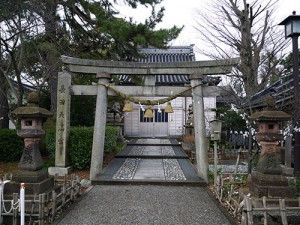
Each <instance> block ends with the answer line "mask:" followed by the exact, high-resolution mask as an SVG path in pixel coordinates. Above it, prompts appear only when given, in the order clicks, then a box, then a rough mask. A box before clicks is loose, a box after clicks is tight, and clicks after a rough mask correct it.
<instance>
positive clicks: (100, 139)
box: [90, 73, 111, 181]
mask: <svg viewBox="0 0 300 225" xmlns="http://www.w3.org/2000/svg"><path fill="white" fill-rule="evenodd" d="M96 77H97V78H98V89H97V102H96V113H95V123H94V135H93V148H92V158H91V169H90V179H91V181H93V180H95V178H96V177H97V176H100V174H101V171H102V166H103V155H104V139H105V125H106V113H107V92H108V91H107V87H106V86H105V85H107V84H108V82H109V80H110V79H111V76H110V74H107V73H99V74H97V75H96Z"/></svg>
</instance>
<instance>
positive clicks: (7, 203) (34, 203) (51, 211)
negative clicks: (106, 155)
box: [0, 175, 80, 225]
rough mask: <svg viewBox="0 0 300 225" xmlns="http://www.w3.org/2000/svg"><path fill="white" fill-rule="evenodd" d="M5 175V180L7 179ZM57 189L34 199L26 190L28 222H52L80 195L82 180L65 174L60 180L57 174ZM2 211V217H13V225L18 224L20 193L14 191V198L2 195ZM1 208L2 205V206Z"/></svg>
mask: <svg viewBox="0 0 300 225" xmlns="http://www.w3.org/2000/svg"><path fill="white" fill-rule="evenodd" d="M7 178H8V176H5V177H4V179H3V180H5V179H7ZM54 180H55V187H56V188H55V190H53V191H52V192H49V193H42V194H39V195H35V196H33V198H32V199H28V197H27V199H26V192H25V209H26V210H25V218H26V220H25V221H26V222H28V224H39V225H44V224H47V223H51V222H53V221H54V220H55V218H56V217H57V216H58V215H59V214H60V213H61V212H62V211H63V209H64V208H65V207H67V206H68V205H70V204H71V203H72V202H73V201H74V200H75V199H76V198H78V197H79V196H80V180H79V177H78V176H75V175H71V176H70V177H69V176H65V177H64V179H62V180H59V179H58V176H55V179H54ZM0 197H1V198H2V201H0V203H1V202H2V206H3V207H2V209H3V210H2V212H0V217H1V216H3V217H11V218H12V221H13V225H17V224H18V220H19V217H20V215H19V202H20V201H19V193H13V197H12V199H9V200H8V199H5V198H4V197H3V195H2V196H0ZM0 209H1V207H0Z"/></svg>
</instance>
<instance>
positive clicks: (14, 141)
mask: <svg viewBox="0 0 300 225" xmlns="http://www.w3.org/2000/svg"><path fill="white" fill-rule="evenodd" d="M23 148H24V141H23V138H21V137H19V136H18V135H17V130H11V129H0V162H18V161H19V160H20V159H21V156H22V153H23Z"/></svg>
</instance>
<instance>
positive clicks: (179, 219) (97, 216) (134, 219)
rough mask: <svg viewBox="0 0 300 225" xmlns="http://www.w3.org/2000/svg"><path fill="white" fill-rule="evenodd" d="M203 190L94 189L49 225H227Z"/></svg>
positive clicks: (117, 186)
mask: <svg viewBox="0 0 300 225" xmlns="http://www.w3.org/2000/svg"><path fill="white" fill-rule="evenodd" d="M206 190H207V189H206V188H205V187H188V186H160V185H98V186H94V187H93V189H92V190H91V191H90V192H88V193H87V194H86V196H85V197H83V199H82V200H81V201H80V202H78V203H76V204H74V205H73V207H71V209H70V210H69V211H68V212H67V213H65V216H64V217H63V218H62V217H61V220H58V221H56V222H55V223H54V224H53V225H57V224H58V225H230V224H235V223H233V221H232V220H231V219H230V218H227V217H226V216H225V214H224V213H223V212H222V211H221V209H220V208H218V206H217V205H216V203H215V201H214V200H213V198H212V197H211V196H210V195H209V194H208V192H207V191H206Z"/></svg>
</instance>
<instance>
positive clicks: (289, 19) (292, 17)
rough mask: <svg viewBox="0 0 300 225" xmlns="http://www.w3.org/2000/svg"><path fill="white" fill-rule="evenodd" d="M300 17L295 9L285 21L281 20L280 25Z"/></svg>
mask: <svg viewBox="0 0 300 225" xmlns="http://www.w3.org/2000/svg"><path fill="white" fill-rule="evenodd" d="M299 19H300V15H296V11H293V15H290V16H288V17H287V18H285V19H284V20H283V21H281V22H280V23H279V24H278V25H285V24H287V23H288V22H289V21H291V20H299Z"/></svg>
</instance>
